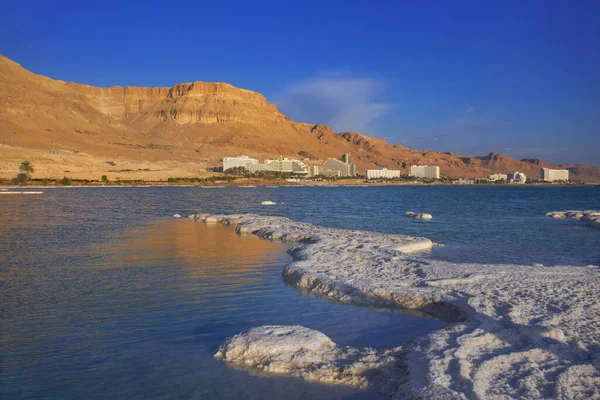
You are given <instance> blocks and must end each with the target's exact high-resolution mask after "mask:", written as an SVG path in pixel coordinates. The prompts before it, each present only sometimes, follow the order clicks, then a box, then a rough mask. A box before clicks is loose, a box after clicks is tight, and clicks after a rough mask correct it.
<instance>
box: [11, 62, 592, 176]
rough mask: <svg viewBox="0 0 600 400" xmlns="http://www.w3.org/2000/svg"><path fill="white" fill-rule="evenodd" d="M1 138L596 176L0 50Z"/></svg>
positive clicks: (361, 164)
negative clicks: (92, 75) (372, 132)
mask: <svg viewBox="0 0 600 400" xmlns="http://www.w3.org/2000/svg"><path fill="white" fill-rule="evenodd" d="M0 136H2V137H3V138H4V139H3V140H4V141H6V140H7V138H8V137H12V139H13V140H14V139H17V142H18V144H19V146H20V147H22V148H25V149H31V150H33V149H37V150H40V149H42V150H43V149H50V148H52V147H53V146H58V147H59V148H62V149H67V150H70V151H74V152H84V153H86V154H90V155H94V156H97V157H106V156H109V155H114V154H117V155H118V156H119V157H126V158H129V159H135V158H140V157H141V153H142V152H143V157H144V159H146V160H148V161H149V162H150V161H151V162H162V161H165V162H166V161H169V162H173V163H176V162H181V163H197V164H198V167H197V168H198V169H202V166H205V167H208V166H216V165H218V163H219V160H220V159H221V158H222V157H224V156H235V155H240V154H247V155H249V156H254V157H259V158H268V157H271V158H272V157H275V156H279V155H283V156H288V157H299V154H308V155H310V156H311V157H309V158H311V160H308V161H307V163H309V164H310V163H320V162H323V161H324V160H326V159H327V158H328V157H339V156H340V155H341V154H342V153H347V152H349V153H351V154H352V157H353V162H355V164H356V165H357V169H358V171H361V172H362V171H364V169H366V168H383V167H386V168H399V169H402V170H404V171H407V169H408V167H410V165H412V164H435V165H439V166H440V171H441V174H442V175H448V176H457V177H486V176H487V175H488V174H490V173H495V172H512V171H517V170H518V171H521V172H524V173H525V174H527V176H528V177H531V178H538V177H539V169H540V168H542V167H550V168H561V167H564V168H568V169H569V170H571V174H572V177H573V178H574V179H580V180H583V181H588V182H599V181H600V167H594V166H589V165H583V164H554V163H549V162H546V161H543V160H540V159H524V160H516V159H514V158H511V157H509V156H506V155H503V154H500V153H489V154H487V155H482V156H462V155H457V154H453V153H440V152H433V151H428V150H415V149H408V148H406V147H404V146H402V145H391V144H389V143H388V142H387V141H386V140H385V139H383V138H376V137H370V136H367V135H364V134H361V133H357V132H339V133H336V132H334V131H333V129H332V128H331V127H330V126H328V125H324V124H310V123H297V122H294V121H293V120H291V119H290V118H289V117H287V116H286V115H285V114H283V113H281V112H280V111H279V110H278V109H277V106H276V105H274V104H270V103H268V101H267V99H266V98H265V96H264V95H262V94H260V93H258V92H255V91H252V90H248V89H243V88H238V87H235V86H232V85H230V84H228V83H224V82H201V81H195V82H187V83H178V84H175V85H173V86H171V87H157V88H150V87H143V86H112V87H109V88H102V87H96V86H91V85H86V84H81V83H74V82H64V81H60V80H53V79H51V78H48V77H44V76H42V75H37V74H34V73H32V72H30V71H28V70H26V69H25V68H23V67H22V66H20V65H19V64H18V63H16V62H14V61H12V60H10V59H8V58H6V57H4V56H2V55H0ZM0 162H1V161H0Z"/></svg>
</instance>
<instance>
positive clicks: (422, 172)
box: [408, 165, 440, 179]
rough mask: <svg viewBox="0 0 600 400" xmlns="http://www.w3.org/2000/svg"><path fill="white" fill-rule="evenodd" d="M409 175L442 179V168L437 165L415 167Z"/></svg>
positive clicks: (411, 168)
mask: <svg viewBox="0 0 600 400" xmlns="http://www.w3.org/2000/svg"><path fill="white" fill-rule="evenodd" d="M408 174H409V175H410V176H416V177H418V178H433V179H440V167H438V166H437V165H413V166H411V167H410V171H409V173H408Z"/></svg>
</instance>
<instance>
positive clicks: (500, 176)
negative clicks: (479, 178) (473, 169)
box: [488, 174, 508, 182]
mask: <svg viewBox="0 0 600 400" xmlns="http://www.w3.org/2000/svg"><path fill="white" fill-rule="evenodd" d="M488 181H492V182H495V181H508V175H506V174H492V175H490V176H489V178H488Z"/></svg>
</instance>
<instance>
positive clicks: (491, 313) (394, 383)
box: [196, 214, 600, 399]
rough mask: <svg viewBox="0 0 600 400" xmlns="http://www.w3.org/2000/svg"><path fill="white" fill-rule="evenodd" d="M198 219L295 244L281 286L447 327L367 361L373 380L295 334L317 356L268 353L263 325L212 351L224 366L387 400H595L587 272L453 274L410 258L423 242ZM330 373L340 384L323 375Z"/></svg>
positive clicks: (597, 293)
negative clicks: (416, 315) (389, 399)
mask: <svg viewBox="0 0 600 400" xmlns="http://www.w3.org/2000/svg"><path fill="white" fill-rule="evenodd" d="M196 219H197V220H204V221H206V222H210V223H221V224H223V225H231V226H235V227H236V231H237V232H238V233H251V234H254V235H257V236H259V237H262V238H265V239H270V240H275V239H276V240H282V241H284V242H292V243H296V244H297V245H296V246H295V247H293V248H292V249H291V250H290V254H291V256H292V257H293V261H292V262H291V263H290V264H289V265H288V266H286V267H285V269H284V271H283V278H284V280H285V281H286V282H287V283H289V284H291V285H293V286H295V287H297V288H300V289H303V290H307V291H309V292H311V293H313V294H315V295H318V296H321V297H324V298H329V299H334V300H337V301H340V302H344V303H351V304H356V305H365V306H368V305H379V306H386V307H402V308H411V309H415V310H419V311H421V312H424V313H427V314H429V315H431V316H435V317H437V318H440V319H442V320H444V321H447V322H449V323H450V324H449V325H447V327H445V328H443V329H441V330H438V331H436V332H433V333H430V334H428V335H425V336H423V337H420V338H418V339H416V340H415V341H413V342H411V343H410V344H406V345H405V346H404V347H403V348H402V351H395V350H393V349H391V350H390V351H389V353H387V354H386V353H381V352H373V353H372V354H371V356H370V357H372V362H371V361H369V363H370V364H369V363H367V364H365V365H367V366H366V367H365V368H368V369H369V370H370V374H375V375H376V376H378V377H379V379H376V380H369V379H368V378H365V379H362V378H361V375H360V373H358V374H353V373H349V374H348V373H347V372H348V371H353V367H351V366H350V365H352V363H353V362H354V361H352V360H347V361H348V362H346V361H343V360H345V359H344V358H343V357H341V358H339V357H338V354H343V353H344V352H349V354H354V355H355V356H356V358H355V359H359V360H362V358H361V357H362V356H363V355H365V354H368V351H370V350H368V349H364V350H358V349H349V348H344V349H338V348H336V347H331V344H328V343H329V342H327V340H325V339H324V338H323V337H322V336H319V335H316V333H315V335H316V336H313V334H312V333H311V334H310V335H309V334H308V333H307V332H306V331H302V330H299V328H298V327H282V328H281V329H284V330H286V329H290V330H291V331H290V332H296V331H297V332H299V334H300V337H302V335H308V336H309V337H313V338H316V339H315V340H314V342H315V345H314V346H308V347H306V348H304V345H303V344H301V345H300V347H293V346H291V347H290V345H289V344H287V342H286V341H284V342H282V345H274V346H271V344H270V343H273V342H272V340H274V338H273V335H274V333H272V332H271V331H269V329H273V328H272V327H271V328H269V327H262V328H258V329H257V330H252V331H249V332H250V333H248V332H246V333H243V334H242V335H241V336H237V337H234V338H233V339H230V340H229V341H228V342H225V343H224V344H223V346H222V347H221V349H220V350H219V353H217V357H221V358H222V359H223V360H224V361H225V362H228V363H231V364H232V365H238V366H239V365H243V366H245V367H247V368H250V369H252V370H254V371H263V372H277V373H284V374H290V375H294V376H299V377H302V378H304V379H309V380H317V381H322V382H330V383H340V384H346V385H352V386H358V387H368V388H370V389H372V390H377V391H381V392H383V393H392V394H393V396H394V397H395V398H406V397H421V398H434V399H465V398H469V399H470V398H476V399H500V398H502V399H505V398H523V399H547V398H550V399H552V398H554V399H600V372H599V369H600V300H599V299H600V269H598V268H596V267H589V266H588V267H574V266H554V267H544V266H530V265H483V264H469V263H464V264H458V263H451V262H445V261H439V260H432V259H426V258H424V257H422V256H421V255H419V254H418V253H414V252H415V251H418V250H425V249H428V248H430V247H431V246H432V243H431V241H430V240H429V239H425V238H415V237H409V236H399V235H389V234H384V233H375V232H363V231H355V230H342V229H332V228H323V227H319V226H315V225H311V224H306V223H299V222H294V221H291V220H289V219H287V218H281V217H266V216H257V215H234V216H227V215H205V214H200V215H198V217H197V218H196ZM278 329H280V328H278ZM276 334H277V332H275V335H276ZM290 336H291V337H294V338H296V337H297V336H296V334H295V333H290ZM294 340H296V339H294ZM311 340H312V339H311ZM311 340H309V341H311ZM254 343H256V346H257V347H256V349H258V350H256V351H255V350H251V349H253V348H252V345H253V344H254ZM299 343H305V342H303V341H300V342H299ZM319 343H320V344H319ZM240 346H241V347H240ZM338 351H340V352H342V353H338ZM319 353H321V354H320V355H319ZM304 355H306V357H304ZM386 357H392V358H393V359H394V362H393V363H392V362H388V361H385V360H386ZM335 368H337V369H336V370H335V371H339V372H340V373H339V374H337V372H336V373H330V372H331V371H332V370H334V369H335ZM398 374H401V375H402V377H398ZM383 382H387V386H386V385H384V384H383Z"/></svg>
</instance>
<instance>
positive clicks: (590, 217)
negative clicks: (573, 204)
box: [546, 210, 600, 228]
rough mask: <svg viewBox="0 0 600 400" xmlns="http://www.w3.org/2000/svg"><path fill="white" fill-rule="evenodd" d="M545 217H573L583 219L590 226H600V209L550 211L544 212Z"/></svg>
mask: <svg viewBox="0 0 600 400" xmlns="http://www.w3.org/2000/svg"><path fill="white" fill-rule="evenodd" d="M546 217H550V218H573V219H577V220H580V221H585V222H586V223H587V225H588V226H591V227H592V228H600V211H599V210H584V211H577V210H567V211H550V212H548V213H546Z"/></svg>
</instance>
